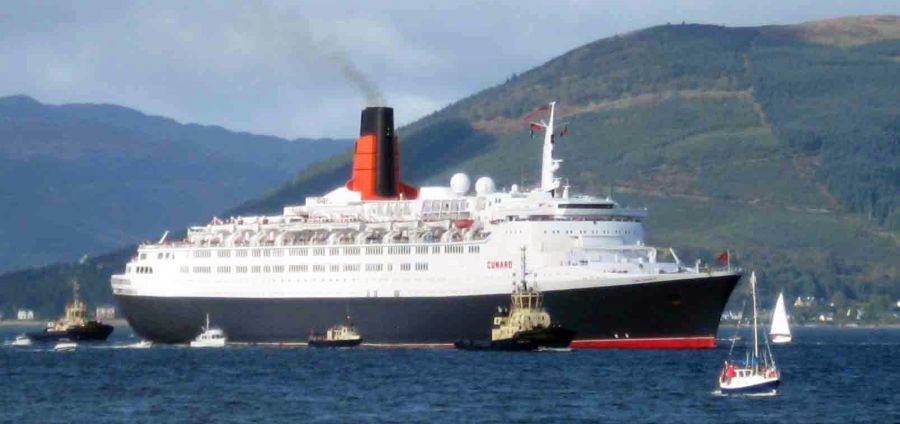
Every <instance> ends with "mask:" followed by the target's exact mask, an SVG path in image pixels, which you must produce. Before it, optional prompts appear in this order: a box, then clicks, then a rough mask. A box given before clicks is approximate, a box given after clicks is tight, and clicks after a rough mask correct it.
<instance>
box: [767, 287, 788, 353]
mask: <svg viewBox="0 0 900 424" xmlns="http://www.w3.org/2000/svg"><path fill="white" fill-rule="evenodd" d="M769 336H771V337H772V343H778V344H782V343H790V342H791V328H790V327H789V326H788V319H787V312H786V311H785V309H784V293H778V301H777V302H775V312H774V313H773V314H772V329H771V330H769Z"/></svg>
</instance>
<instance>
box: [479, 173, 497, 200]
mask: <svg viewBox="0 0 900 424" xmlns="http://www.w3.org/2000/svg"><path fill="white" fill-rule="evenodd" d="M496 190H497V186H496V185H494V180H492V179H491V177H481V178H479V179H478V181H475V192H476V193H478V194H479V195H482V196H484V195H486V194H491V193H493V192H494V191H496Z"/></svg>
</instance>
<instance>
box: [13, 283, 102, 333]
mask: <svg viewBox="0 0 900 424" xmlns="http://www.w3.org/2000/svg"><path fill="white" fill-rule="evenodd" d="M86 317H87V305H86V304H85V303H84V301H82V300H81V298H80V297H79V296H78V280H74V281H73V282H72V301H71V302H69V303H68V304H67V305H66V316H65V317H63V318H60V319H59V320H56V321H50V322H48V323H47V328H45V329H44V330H43V331H40V332H31V333H27V334H26V336H28V338H29V339H31V340H32V341H36V342H54V341H59V340H61V339H68V340H70V341H73V342H75V341H100V342H102V341H105V340H106V339H107V338H108V337H109V335H110V334H112V332H113V326H111V325H108V324H103V323H101V322H99V321H96V320H90V321H89V320H87V318H86Z"/></svg>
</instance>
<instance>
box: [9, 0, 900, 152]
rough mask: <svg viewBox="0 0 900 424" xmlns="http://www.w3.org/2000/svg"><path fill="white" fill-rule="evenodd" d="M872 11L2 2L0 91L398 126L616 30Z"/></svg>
mask: <svg viewBox="0 0 900 424" xmlns="http://www.w3.org/2000/svg"><path fill="white" fill-rule="evenodd" d="M864 14H900V1H897V0H894V1H874V0H873V1H868V0H858V1H838V0H802V1H791V0H732V1H704V0H683V1H664V0H656V1H645V0H628V1H561V0H560V1H550V0H545V1H523V0H513V1H471V2H470V1H440V2H430V1H424V0H400V1H393V2H378V1H346V0H331V1H294V2H258V3H257V2H249V1H245V2H235V3H226V2H224V1H211V2H205V1H194V0H192V1H187V2H185V1H153V2H133V3H132V2H124V1H122V2H119V1H80V2H73V3H67V2H62V1H47V2H39V1H9V2H4V5H3V8H2V9H0V65H2V66H0V96H5V95H11V94H26V95H30V96H32V97H35V98H36V99H38V100H40V101H42V102H45V103H52V104H59V103H114V104H119V105H123V106H128V107H132V108H135V109H139V110H141V111H143V112H145V113H149V114H154V115H162V116H167V117H171V118H175V119H177V120H179V121H182V122H196V123H201V124H216V125H222V126H224V127H226V128H229V129H232V130H241V131H251V132H256V133H262V134H273V135H279V136H283V137H288V138H295V137H320V136H331V137H354V136H355V135H356V132H357V131H358V125H359V122H358V121H359V109H360V108H361V107H363V106H365V105H366V102H367V92H368V97H369V98H370V100H371V101H377V100H375V98H376V97H377V96H378V94H379V93H378V92H379V91H380V93H381V95H383V98H384V99H385V100H386V101H387V103H388V104H389V105H391V106H394V107H395V108H396V114H397V119H398V121H399V122H400V124H404V123H409V122H412V121H413V120H415V119H416V118H418V117H421V116H423V115H426V114H428V113H431V112H432V111H434V110H437V109H440V108H441V107H443V106H446V105H447V104H449V103H451V102H453V101H455V100H457V99H459V98H461V97H464V96H467V95H469V94H472V93H474V92H477V91H479V90H481V89H483V88H486V87H488V86H491V85H495V84H497V83H500V82H502V81H504V80H505V79H506V78H507V77H508V76H510V75H511V74H513V73H518V72H522V71H525V70H528V69H529V68H532V67H534V66H537V65H540V64H541V63H544V62H546V61H547V60H549V59H551V58H553V57H555V56H558V55H560V54H562V53H565V52H566V51H568V50H571V49H573V48H575V47H577V46H580V45H582V44H585V43H588V42H591V41H594V40H597V39H599V38H604V37H608V36H611V35H614V34H621V33H625V32H629V31H632V30H636V29H641V28H645V27H648V26H653V25H659V24H665V23H666V22H673V23H674V22H681V21H687V22H694V23H711V24H722V25H728V26H749V25H764V24H789V23H798V22H804V21H809V20H816V19H824V18H831V17H838V16H845V15H864Z"/></svg>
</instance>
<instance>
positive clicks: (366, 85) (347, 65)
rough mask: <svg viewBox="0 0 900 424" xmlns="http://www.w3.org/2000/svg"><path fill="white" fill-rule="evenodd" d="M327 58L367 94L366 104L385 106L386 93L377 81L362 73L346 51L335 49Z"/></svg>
mask: <svg viewBox="0 0 900 424" xmlns="http://www.w3.org/2000/svg"><path fill="white" fill-rule="evenodd" d="M327 58H328V61H329V62H331V63H333V64H335V65H336V66H337V67H338V69H339V70H340V71H341V75H343V77H344V78H346V79H347V80H348V81H350V82H351V83H353V84H354V85H356V87H357V88H359V89H360V90H361V91H362V92H363V94H364V95H365V96H366V106H384V105H385V104H386V102H385V100H384V95H383V94H381V90H380V89H379V88H378V85H377V84H375V81H372V80H371V79H370V78H369V77H368V76H366V74H364V73H362V71H360V70H359V68H357V67H356V65H355V64H354V63H353V60H351V59H350V57H349V56H348V55H347V54H346V53H344V52H338V51H333V52H330V53H329V54H328V55H327Z"/></svg>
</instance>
